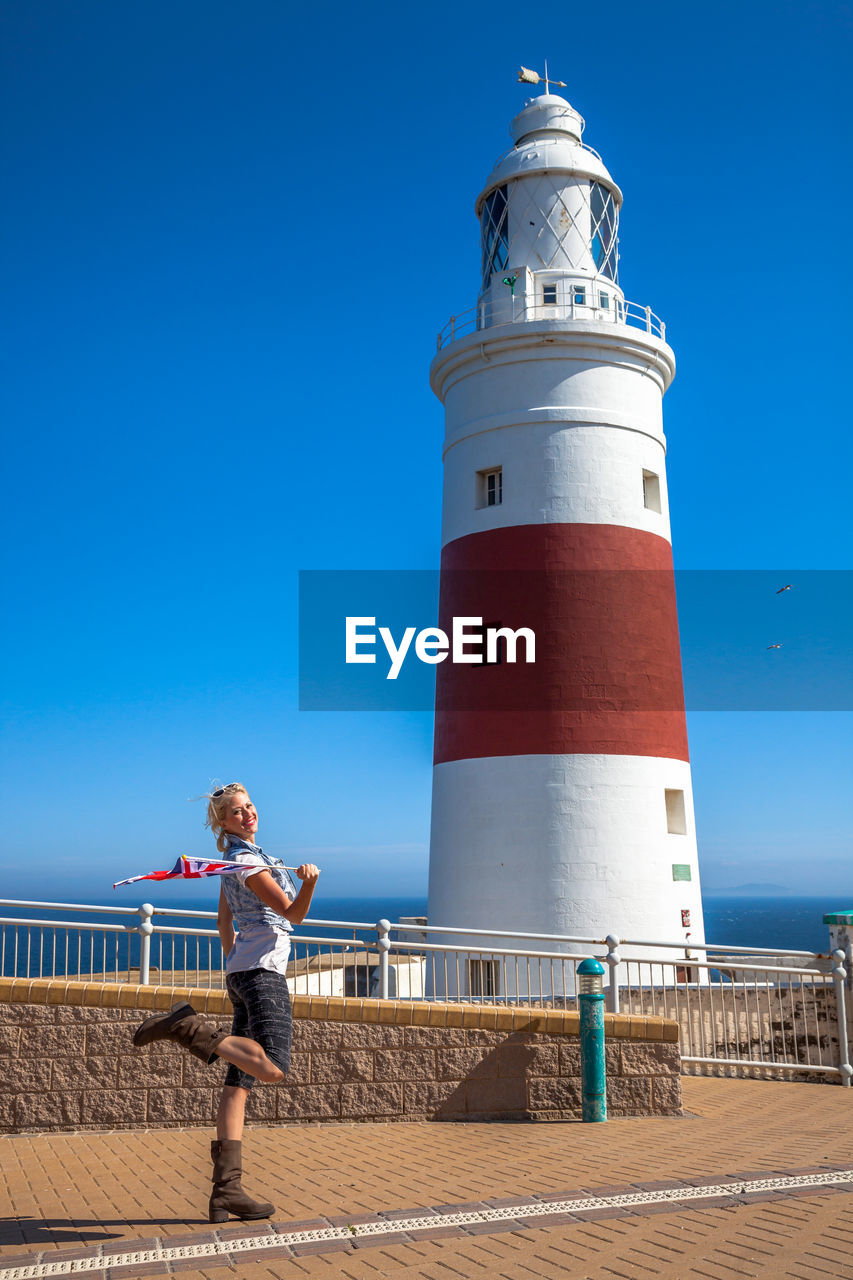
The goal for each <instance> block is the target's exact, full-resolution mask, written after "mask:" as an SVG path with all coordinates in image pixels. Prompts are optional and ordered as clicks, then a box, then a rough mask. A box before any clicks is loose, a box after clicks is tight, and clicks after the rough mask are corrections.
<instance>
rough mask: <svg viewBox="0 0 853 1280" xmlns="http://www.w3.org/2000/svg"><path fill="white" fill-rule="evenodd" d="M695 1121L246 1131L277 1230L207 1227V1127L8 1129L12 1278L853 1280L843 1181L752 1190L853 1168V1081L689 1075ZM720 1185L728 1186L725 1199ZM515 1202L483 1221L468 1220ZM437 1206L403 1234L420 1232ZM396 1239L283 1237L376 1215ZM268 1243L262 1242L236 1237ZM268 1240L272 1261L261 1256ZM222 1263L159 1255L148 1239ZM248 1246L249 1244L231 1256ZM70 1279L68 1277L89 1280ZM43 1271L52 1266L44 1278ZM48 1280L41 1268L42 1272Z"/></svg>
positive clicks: (0, 1145)
mask: <svg viewBox="0 0 853 1280" xmlns="http://www.w3.org/2000/svg"><path fill="white" fill-rule="evenodd" d="M683 1085H684V1095H685V1111H686V1114H685V1115H684V1117H656V1118H637V1119H620V1120H611V1121H608V1123H607V1124H606V1125H581V1124H577V1123H553V1124H542V1125H530V1124H511V1123H495V1124H450V1123H447V1124H425V1123H412V1124H408V1125H393V1126H392V1125H387V1126H386V1125H382V1124H364V1125H356V1124H353V1125H342V1124H324V1125H305V1126H296V1127H293V1126H289V1127H286V1128H274V1127H262V1128H254V1129H251V1130H249V1131H247V1136H246V1143H245V1164H246V1167H247V1170H248V1172H247V1176H246V1184H247V1187H248V1189H249V1190H250V1191H251V1192H254V1193H255V1194H257V1195H264V1196H268V1197H269V1198H270V1199H271V1200H272V1201H273V1202H274V1203H275V1204H276V1206H277V1214H276V1216H275V1217H274V1218H273V1219H272V1220H271V1221H270V1222H260V1223H244V1224H241V1223H239V1222H236V1221H233V1222H231V1223H229V1224H228V1225H227V1226H223V1227H222V1228H221V1229H219V1230H216V1229H214V1228H212V1227H211V1225H210V1224H209V1223H208V1222H207V1221H206V1220H205V1216H206V1215H205V1210H206V1196H207V1182H206V1178H207V1173H208V1167H209V1159H208V1154H207V1150H208V1139H209V1135H208V1134H206V1133H204V1132H203V1131H200V1130H197V1129H195V1130H175V1129H171V1130H165V1131H158V1130H150V1131H147V1132H138V1133H137V1132H112V1133H93V1132H86V1133H80V1134H70V1133H63V1134H55V1135H47V1134H32V1135H24V1134H21V1135H14V1136H5V1137H2V1138H0V1219H2V1222H0V1275H2V1274H4V1273H12V1274H14V1272H13V1269H14V1268H17V1267H25V1266H26V1267H36V1268H41V1267H47V1266H48V1265H49V1264H51V1263H59V1262H65V1261H68V1262H71V1261H72V1260H78V1261H83V1262H84V1263H85V1261H86V1260H88V1259H93V1258H97V1259H99V1261H98V1263H97V1269H95V1270H89V1269H88V1268H87V1271H86V1274H90V1275H93V1276H95V1277H97V1280H115V1278H116V1277H118V1276H147V1275H152V1276H154V1275H161V1276H162V1275H170V1274H175V1275H177V1274H182V1275H185V1276H188V1277H189V1276H199V1277H207V1276H209V1277H211V1280H226V1278H227V1277H234V1276H237V1277H239V1278H240V1280H256V1278H257V1280H269V1278H270V1277H282V1278H286V1277H311V1276H321V1277H324V1278H328V1280H338V1278H339V1277H340V1278H341V1280H382V1278H385V1277H393V1280H456V1278H457V1277H462V1278H464V1280H469V1278H474V1277H477V1278H482V1280H492V1278H493V1277H494V1278H505V1280H528V1277H561V1280H622V1278H624V1280H635V1278H636V1280H639V1278H640V1277H644V1278H645V1280H656V1278H657V1277H671V1278H672V1280H693V1278H694V1277H695V1278H696V1280H740V1277H749V1278H753V1277H754V1278H756V1280H757V1278H759V1277H761V1278H766V1280H771V1278H772V1280H781V1278H783V1277H792V1278H793V1280H828V1278H829V1277H834V1278H842V1280H844V1278H845V1277H846V1278H848V1280H853V1193H851V1186H853V1184H851V1183H849V1182H846V1183H845V1182H843V1181H840V1180H836V1183H835V1185H832V1186H830V1185H827V1186H824V1185H821V1186H820V1187H818V1188H812V1187H799V1188H795V1189H788V1190H784V1191H782V1192H781V1193H780V1192H778V1191H770V1192H761V1193H760V1195H753V1196H752V1197H750V1196H744V1195H741V1194H739V1189H740V1188H741V1187H742V1185H743V1183H744V1182H745V1181H747V1180H748V1179H760V1178H767V1177H773V1176H790V1175H799V1174H815V1173H821V1175H822V1180H826V1181H828V1182H831V1181H832V1178H831V1174H830V1172H829V1171H830V1170H839V1169H853V1125H851V1123H850V1119H851V1106H853V1096H852V1095H853V1091H851V1090H846V1089H841V1088H838V1087H832V1086H826V1085H812V1084H789V1083H783V1082H767V1081H751V1080H721V1079H703V1078H691V1077H685V1078H684V1080H683ZM679 1187H681V1188H684V1187H692V1188H702V1187H713V1188H714V1189H715V1190H714V1193H713V1198H709V1199H705V1200H702V1201H689V1200H682V1201H679V1202H676V1203H667V1204H654V1205H632V1206H630V1208H629V1209H628V1210H627V1211H626V1209H625V1208H624V1207H622V1208H613V1207H606V1208H599V1209H594V1208H590V1209H589V1210H586V1209H584V1210H583V1211H582V1212H580V1211H578V1210H577V1209H576V1211H575V1212H573V1213H571V1214H569V1213H565V1212H562V1211H559V1210H558V1211H557V1212H555V1213H554V1214H553V1215H549V1216H548V1217H547V1218H545V1219H541V1218H540V1219H538V1220H537V1219H536V1218H535V1217H532V1216H525V1213H524V1206H525V1205H528V1206H529V1205H531V1204H537V1203H538V1204H542V1203H543V1202H545V1201H552V1202H554V1203H555V1205H556V1204H557V1203H558V1202H559V1201H562V1200H570V1199H574V1200H577V1199H580V1198H581V1197H582V1196H583V1193H587V1195H592V1196H595V1197H612V1196H614V1195H619V1194H620V1193H624V1192H626V1191H631V1190H638V1189H650V1190H654V1189H660V1190H661V1191H665V1190H666V1189H667V1188H669V1189H670V1194H673V1195H675V1194H677V1190H678V1188H679ZM717 1189H719V1192H718V1191H717ZM501 1206H506V1208H507V1212H509V1211H511V1210H517V1212H514V1213H513V1215H512V1217H511V1218H509V1219H507V1220H504V1221H501V1222H497V1223H496V1222H483V1223H479V1224H475V1225H474V1227H473V1229H472V1227H471V1226H467V1227H466V1226H463V1227H461V1228H460V1227H459V1226H454V1225H450V1224H443V1223H442V1219H443V1218H445V1217H446V1216H447V1215H449V1214H452V1213H456V1212H465V1211H467V1210H468V1209H471V1208H473V1209H474V1210H475V1211H483V1210H487V1209H489V1208H492V1209H494V1208H500V1207H501ZM413 1215H417V1216H421V1217H427V1216H430V1215H433V1216H435V1219H436V1226H435V1227H434V1228H432V1227H431V1228H430V1230H429V1231H428V1232H426V1231H424V1232H417V1233H412V1234H409V1235H407V1234H406V1233H405V1230H404V1220H405V1219H406V1218H411V1217H412V1216H413ZM377 1220H379V1221H380V1222H384V1223H386V1224H387V1227H388V1233H387V1234H386V1235H384V1236H382V1238H381V1239H371V1238H370V1237H362V1238H361V1239H355V1238H353V1239H349V1240H325V1241H319V1242H311V1241H309V1240H305V1241H303V1242H301V1243H299V1244H296V1245H294V1246H293V1248H287V1247H286V1246H283V1245H279V1244H276V1243H275V1237H274V1236H273V1232H288V1231H297V1230H312V1229H315V1228H317V1227H325V1228H329V1226H330V1224H332V1223H340V1224H342V1225H343V1228H344V1230H346V1224H357V1223H358V1222H370V1221H374V1222H375V1221H377ZM246 1237H252V1238H253V1239H254V1238H256V1237H258V1238H260V1239H259V1240H258V1241H256V1244H255V1245H254V1246H253V1248H252V1250H251V1251H246V1250H240V1249H239V1247H238V1246H239V1241H240V1240H241V1238H246ZM264 1237H268V1238H269V1239H270V1241H271V1243H273V1248H272V1249H264V1248H263V1247H257V1245H258V1244H262V1242H263V1239H264ZM192 1244H197V1245H200V1246H206V1247H208V1248H209V1247H216V1248H217V1249H220V1250H221V1251H222V1252H220V1253H219V1254H218V1255H217V1256H215V1257H195V1258H188V1257H184V1258H180V1257H177V1258H174V1259H171V1260H166V1261H164V1260H158V1259H151V1260H146V1259H143V1258H138V1259H136V1260H134V1259H133V1258H132V1256H129V1255H132V1254H133V1253H141V1252H143V1251H144V1250H146V1249H148V1250H150V1249H157V1248H158V1247H159V1246H161V1245H162V1246H164V1247H166V1248H177V1249H180V1248H185V1247H186V1246H188V1245H192ZM229 1248H230V1249H233V1252H230V1253H229V1252H228V1250H229ZM79 1273H80V1272H78V1271H76V1270H73V1271H71V1274H79ZM29 1274H36V1275H38V1274H39V1271H38V1270H36V1271H35V1272H34V1273H33V1272H30V1273H29ZM42 1274H45V1272H42Z"/></svg>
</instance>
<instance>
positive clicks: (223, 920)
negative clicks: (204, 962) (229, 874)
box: [216, 885, 234, 957]
mask: <svg viewBox="0 0 853 1280" xmlns="http://www.w3.org/2000/svg"><path fill="white" fill-rule="evenodd" d="M216 927H217V929H218V930H219V941H220V942H221V943H222V953H223V955H225V956H226V957H227V956H228V954H229V952H230V951H231V948H232V947H233V946H234V917H233V916H232V914H231V908H230V907H229V905H228V899H227V898H226V897H225V890H224V889H223V888H222V885H220V886H219V910H218V911H217V913H216Z"/></svg>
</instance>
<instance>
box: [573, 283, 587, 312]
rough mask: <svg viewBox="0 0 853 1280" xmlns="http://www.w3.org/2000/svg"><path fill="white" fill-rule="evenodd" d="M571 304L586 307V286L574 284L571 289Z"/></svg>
mask: <svg viewBox="0 0 853 1280" xmlns="http://www.w3.org/2000/svg"><path fill="white" fill-rule="evenodd" d="M572 302H573V303H574V304H575V306H576V307H585V306H586V285H583V284H576V285H574V287H573V288H572Z"/></svg>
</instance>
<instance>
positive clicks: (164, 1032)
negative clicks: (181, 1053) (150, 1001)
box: [133, 1004, 229, 1062]
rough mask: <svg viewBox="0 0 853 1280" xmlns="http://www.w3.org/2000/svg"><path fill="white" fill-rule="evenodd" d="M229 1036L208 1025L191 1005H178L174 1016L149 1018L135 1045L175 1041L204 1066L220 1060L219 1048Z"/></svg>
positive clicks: (136, 1033) (219, 1029)
mask: <svg viewBox="0 0 853 1280" xmlns="http://www.w3.org/2000/svg"><path fill="white" fill-rule="evenodd" d="M228 1034H229V1033H228V1032H227V1031H223V1030H221V1028H220V1027H217V1026H214V1024H213V1023H212V1022H207V1021H206V1020H205V1018H204V1017H203V1016H202V1015H201V1014H200V1013H196V1011H195V1009H194V1008H193V1007H192V1005H191V1004H176V1005H175V1006H174V1008H173V1009H172V1011H171V1013H158V1014H155V1016H154V1017H153V1018H146V1019H145V1021H144V1022H143V1024H142V1026H141V1027H138V1028H137V1029H136V1031H135V1033H134V1036H133V1043H134V1044H135V1045H140V1046H141V1045H144V1044H153V1042H154V1041H155V1040H174V1041H175V1042H176V1043H177V1044H179V1045H181V1046H182V1048H184V1049H188V1050H189V1052H190V1053H192V1054H194V1055H195V1057H196V1058H201V1060H202V1062H213V1061H215V1059H216V1046H217V1045H218V1044H219V1042H220V1041H221V1040H224V1039H225V1037H226V1036H227V1035H228Z"/></svg>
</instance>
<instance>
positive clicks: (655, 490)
mask: <svg viewBox="0 0 853 1280" xmlns="http://www.w3.org/2000/svg"><path fill="white" fill-rule="evenodd" d="M643 506H644V507H648V509H649V511H657V512H658V514H660V509H661V505H660V476H657V475H655V473H654V471H644V472H643Z"/></svg>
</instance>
